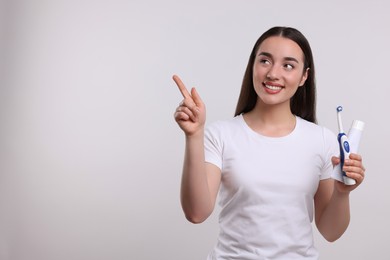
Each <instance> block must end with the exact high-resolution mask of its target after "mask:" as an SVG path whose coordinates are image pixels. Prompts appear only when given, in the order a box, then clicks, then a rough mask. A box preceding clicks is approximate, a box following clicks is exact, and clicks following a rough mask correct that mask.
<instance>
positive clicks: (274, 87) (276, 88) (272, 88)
mask: <svg viewBox="0 0 390 260" xmlns="http://www.w3.org/2000/svg"><path fill="white" fill-rule="evenodd" d="M265 87H266V88H268V89H271V90H281V89H282V87H277V86H270V85H265Z"/></svg>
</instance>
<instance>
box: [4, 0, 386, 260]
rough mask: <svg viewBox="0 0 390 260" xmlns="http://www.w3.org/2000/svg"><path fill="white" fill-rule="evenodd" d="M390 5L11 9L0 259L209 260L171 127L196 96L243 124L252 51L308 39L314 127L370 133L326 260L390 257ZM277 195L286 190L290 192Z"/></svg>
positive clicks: (82, 2)
mask: <svg viewBox="0 0 390 260" xmlns="http://www.w3.org/2000/svg"><path fill="white" fill-rule="evenodd" d="M388 6H389V4H388V3H387V2H386V1H385V0H383V1H380V0H372V1H352V0H350V1H321V2H319V1H310V0H302V1H287V0H286V1H254V0H247V1H238V0H237V1H233V0H217V1H205V0H199V1H181V0H168V1H129V0H128V1H125V0H107V1H103V0H100V1H92V0H35V1H33V0H4V1H3V2H1V3H0V8H1V12H0V18H1V20H0V25H1V28H0V32H1V42H0V58H1V59H0V60H1V62H0V66H1V67H0V68H1V73H0V77H1V78H0V79H1V82H0V83H1V85H0V260H69V259H72V260H79V259H80V260H81V259H82V260H99V259H104V260H108V259H109V260H122V259H186V260H198V259H205V258H206V255H207V253H208V252H209V251H210V250H211V248H212V246H213V245H214V243H215V242H216V237H217V232H218V220H217V217H218V216H217V215H218V211H219V209H218V208H216V210H215V212H214V213H213V215H212V216H211V217H210V218H209V219H208V220H207V221H206V222H205V223H203V224H200V225H193V224H190V223H189V222H187V221H186V220H185V218H184V216H183V213H182V211H181V207H180V203H179V186H180V175H181V167H182V159H183V149H184V142H183V141H184V140H183V134H182V132H181V130H180V129H179V128H178V127H177V125H176V123H175V122H174V119H173V112H174V110H175V108H176V106H177V105H178V103H179V102H180V101H181V99H182V97H181V95H180V92H179V91H178V89H177V87H176V86H175V84H174V82H173V81H172V79H171V76H172V75H173V74H178V75H180V76H181V77H182V79H183V81H184V82H185V83H186V84H187V86H188V87H192V86H196V87H197V88H198V91H199V92H200V94H201V96H202V98H203V100H204V102H205V103H206V106H207V111H208V114H207V115H208V121H207V122H212V121H214V120H217V119H226V118H230V117H232V116H233V113H234V109H235V106H236V101H237V98H238V94H239V90H240V84H241V80H242V77H243V74H244V70H245V67H246V64H247V61H248V58H249V54H250V51H251V49H252V47H253V44H254V43H255V41H256V40H257V38H258V37H259V36H260V34H261V33H263V32H264V31H265V30H267V29H268V28H270V27H272V26H275V25H285V26H292V27H296V28H298V29H299V30H300V31H301V32H302V33H304V34H305V36H306V37H307V38H308V39H309V41H310V43H311V46H312V49H313V52H314V58H315V64H316V70H317V87H318V118H319V123H320V124H321V125H324V126H326V127H328V128H330V129H331V130H332V131H334V132H337V124H336V111H335V108H336V106H337V105H340V104H341V105H343V106H344V112H343V119H344V125H345V126H346V128H348V127H349V126H350V124H351V122H352V120H353V119H360V120H363V121H365V122H366V129H365V131H364V134H363V137H362V141H361V146H360V152H361V154H362V155H363V157H364V163H365V166H366V168H367V172H366V175H367V177H366V180H365V182H364V183H363V185H362V186H360V187H359V188H358V189H357V190H356V191H354V192H353V193H352V194H351V207H352V220H351V224H350V227H349V229H348V230H347V232H346V233H345V234H344V236H343V237H342V238H341V239H339V240H338V241H336V242H335V243H328V242H326V241H324V239H323V238H321V237H320V235H318V233H317V231H315V240H316V244H317V247H318V248H319V250H320V252H321V255H322V258H321V259H376V260H378V259H379V260H381V259H389V253H388V252H389V251H388V239H387V238H388V234H389V231H390V228H389V222H388V220H389V219H390V200H389V198H390V196H389V195H390V194H389V188H388V187H389V184H390V174H389V172H388V166H387V164H388V154H389V152H388V150H386V149H385V147H390V142H389V135H388V132H389V104H388V101H389V96H390V90H389V88H390V84H389V76H390V73H389V68H390V66H389V62H390V52H389V50H390V48H389V46H390V37H389V28H388V25H389V24H390V16H389V10H390V8H389V7H388ZM281 192H282V191H281Z"/></svg>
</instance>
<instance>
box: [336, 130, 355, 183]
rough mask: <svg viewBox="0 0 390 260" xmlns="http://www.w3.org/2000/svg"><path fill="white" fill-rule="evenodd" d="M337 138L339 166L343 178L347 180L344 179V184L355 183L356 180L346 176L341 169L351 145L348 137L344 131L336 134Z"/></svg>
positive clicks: (347, 157)
mask: <svg viewBox="0 0 390 260" xmlns="http://www.w3.org/2000/svg"><path fill="white" fill-rule="evenodd" d="M337 140H338V141H339V147H340V167H341V171H342V174H343V179H344V180H345V179H347V181H344V183H345V184H346V185H354V184H356V181H355V180H354V179H351V178H349V177H347V174H346V173H345V171H343V167H344V162H345V160H346V159H349V155H350V153H351V147H350V145H349V140H348V137H347V135H346V134H345V133H339V134H338V136H337Z"/></svg>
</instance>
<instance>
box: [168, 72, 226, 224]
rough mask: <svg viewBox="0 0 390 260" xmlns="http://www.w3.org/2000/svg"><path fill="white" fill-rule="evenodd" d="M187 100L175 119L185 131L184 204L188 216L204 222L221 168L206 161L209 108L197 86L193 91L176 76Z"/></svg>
mask: <svg viewBox="0 0 390 260" xmlns="http://www.w3.org/2000/svg"><path fill="white" fill-rule="evenodd" d="M173 80H174V81H175V83H176V85H177V86H178V88H179V90H180V92H181V94H182V96H183V98H184V99H183V101H182V102H181V103H180V105H179V106H178V107H177V109H176V111H175V114H174V118H175V121H176V122H177V123H178V125H179V127H180V128H181V129H182V130H183V132H184V134H185V155H184V164H183V174H182V182H181V193H180V199H181V205H182V208H183V211H184V214H185V216H186V218H187V219H188V220H189V221H190V222H192V223H201V222H203V221H204V220H206V219H207V218H208V216H209V215H210V214H211V213H212V211H213V209H214V205H215V200H216V197H217V193H218V189H219V184H220V179H221V172H220V170H219V168H218V167H216V166H215V165H212V164H210V163H206V162H205V156H204V126H205V121H206V108H205V105H204V103H203V101H202V99H201V98H200V96H199V94H198V92H197V91H196V89H195V88H192V89H191V93H189V92H188V90H187V88H186V87H185V85H184V84H183V82H182V81H181V80H180V78H179V77H178V76H176V75H174V76H173Z"/></svg>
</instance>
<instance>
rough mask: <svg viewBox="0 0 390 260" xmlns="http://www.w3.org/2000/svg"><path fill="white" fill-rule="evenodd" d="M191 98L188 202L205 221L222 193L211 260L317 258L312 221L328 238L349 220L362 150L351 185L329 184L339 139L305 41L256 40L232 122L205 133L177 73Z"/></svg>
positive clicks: (277, 36) (188, 209) (288, 33)
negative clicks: (324, 118)
mask: <svg viewBox="0 0 390 260" xmlns="http://www.w3.org/2000/svg"><path fill="white" fill-rule="evenodd" d="M173 79H174V81H175V82H176V84H177V86H178V87H179V90H180V91H181V93H182V95H183V97H184V99H183V101H182V102H181V103H180V105H179V106H178V107H177V109H176V111H175V114H174V118H175V120H176V122H177V123H178V125H179V126H180V128H181V129H182V130H183V131H184V134H185V137H186V145H185V158H184V167H183V175H182V184H181V203H182V208H183V211H184V213H185V216H186V217H187V219H188V220H189V221H191V222H193V223H200V222H203V221H204V220H205V219H207V217H208V216H209V215H210V214H211V213H212V211H213V209H214V206H215V202H216V198H217V194H218V192H219V195H220V196H219V200H220V201H219V204H220V206H221V212H220V216H219V223H220V234H219V237H218V242H217V244H216V246H215V247H214V249H213V250H212V252H210V254H209V255H208V259H209V260H211V259H241V260H243V259H318V257H319V253H318V251H317V250H316V248H315V246H314V243H313V235H312V225H311V223H312V221H313V219H314V220H315V223H316V226H317V228H318V230H319V231H320V233H321V234H322V235H323V236H324V237H325V239H327V240H328V241H335V240H337V239H338V238H339V237H340V236H341V235H342V234H343V233H344V231H345V230H346V229H347V227H348V224H349V218H350V208H349V194H350V192H351V191H352V190H354V189H355V188H356V187H358V186H359V185H360V184H361V183H362V181H363V179H364V172H365V169H364V166H363V164H362V158H361V156H360V155H358V154H352V155H351V157H350V160H347V161H346V162H345V165H344V170H345V171H346V172H347V175H348V176H349V177H351V178H353V179H355V180H356V184H355V185H353V186H346V185H344V184H343V183H340V182H338V181H335V180H333V179H331V178H330V175H331V172H332V169H333V167H334V165H337V164H338V163H339V159H338V158H337V157H336V156H338V154H339V151H338V143H337V138H336V136H335V135H334V134H333V133H332V132H331V131H330V130H328V129H327V128H324V127H321V126H319V125H317V124H316V113H315V98H316V91H315V89H316V86H315V69H314V63H313V56H312V52H311V48H310V45H309V43H308V41H307V39H306V38H305V37H304V36H303V35H302V34H301V33H300V32H299V31H298V30H296V29H294V28H290V27H274V28H271V29H269V30H268V31H266V32H265V33H264V34H263V35H261V37H260V38H259V39H258V40H257V42H256V43H255V46H254V48H253V50H252V53H251V54H250V58H249V62H248V65H247V68H246V71H245V74H244V78H243V83H242V86H241V93H240V96H239V100H238V104H237V107H236V112H235V116H234V117H233V118H232V119H229V120H225V121H217V122H214V123H212V124H210V125H208V126H207V127H205V121H206V112H205V111H206V110H205V105H204V103H203V102H202V99H201V98H200V96H199V94H198V92H197V91H196V89H195V88H192V89H191V91H190V92H189V91H188V90H187V89H186V87H185V85H184V84H183V82H182V81H181V80H180V78H179V77H178V76H176V75H175V76H173Z"/></svg>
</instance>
